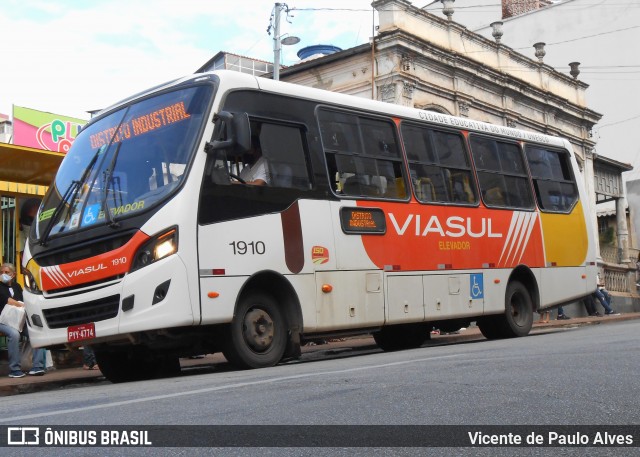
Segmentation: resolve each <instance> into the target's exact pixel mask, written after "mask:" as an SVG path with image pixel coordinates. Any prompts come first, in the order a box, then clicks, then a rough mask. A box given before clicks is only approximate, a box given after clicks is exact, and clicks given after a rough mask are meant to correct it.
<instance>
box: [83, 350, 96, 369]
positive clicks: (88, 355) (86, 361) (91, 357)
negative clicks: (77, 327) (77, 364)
mask: <svg viewBox="0 0 640 457" xmlns="http://www.w3.org/2000/svg"><path fill="white" fill-rule="evenodd" d="M82 362H83V365H82V368H84V369H85V370H99V369H100V368H99V367H98V364H97V363H96V355H95V353H94V352H93V349H91V346H89V345H88V344H85V345H84V346H82Z"/></svg>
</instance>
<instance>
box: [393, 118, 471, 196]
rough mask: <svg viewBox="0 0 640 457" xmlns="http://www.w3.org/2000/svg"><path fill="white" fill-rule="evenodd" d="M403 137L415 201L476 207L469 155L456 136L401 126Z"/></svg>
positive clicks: (460, 137) (455, 133)
mask: <svg viewBox="0 0 640 457" xmlns="http://www.w3.org/2000/svg"><path fill="white" fill-rule="evenodd" d="M402 137H403V141H404V144H405V148H406V151H407V159H408V161H409V169H410V170H411V180H412V182H413V187H414V190H415V194H416V199H417V200H418V201H420V202H423V203H431V202H434V203H456V204H467V205H468V204H475V202H476V201H477V198H476V191H475V185H474V184H473V178H472V174H471V165H470V161H469V156H468V154H467V150H466V148H465V146H464V144H465V143H464V139H463V137H462V136H461V135H460V134H459V133H457V132H449V131H440V130H435V129H432V128H426V127H424V126H417V125H412V124H404V123H403V125H402Z"/></svg>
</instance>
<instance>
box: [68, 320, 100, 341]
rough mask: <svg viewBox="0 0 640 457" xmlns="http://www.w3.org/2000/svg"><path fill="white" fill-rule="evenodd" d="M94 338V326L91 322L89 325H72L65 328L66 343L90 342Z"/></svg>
mask: <svg viewBox="0 0 640 457" xmlns="http://www.w3.org/2000/svg"><path fill="white" fill-rule="evenodd" d="M95 337H96V324H94V323H93V322H91V323H89V324H80V325H72V326H71V327H67V341H68V342H70V343H71V342H72V341H82V340H90V339H91V338H95Z"/></svg>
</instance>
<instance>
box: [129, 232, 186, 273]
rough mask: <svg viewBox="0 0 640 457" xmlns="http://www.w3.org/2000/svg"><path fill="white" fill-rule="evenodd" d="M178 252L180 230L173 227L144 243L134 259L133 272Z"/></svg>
mask: <svg viewBox="0 0 640 457" xmlns="http://www.w3.org/2000/svg"><path fill="white" fill-rule="evenodd" d="M176 252H178V228H177V227H172V228H171V229H169V230H167V231H166V232H162V233H160V234H159V235H156V236H154V237H152V238H151V239H150V240H149V241H147V242H146V243H144V244H143V245H142V246H140V248H139V249H138V252H136V255H135V257H134V258H133V264H132V266H131V271H132V272H133V271H136V270H139V269H140V268H144V267H146V266H147V265H151V264H152V263H153V262H157V261H158V260H160V259H164V258H165V257H168V256H170V255H172V254H175V253H176Z"/></svg>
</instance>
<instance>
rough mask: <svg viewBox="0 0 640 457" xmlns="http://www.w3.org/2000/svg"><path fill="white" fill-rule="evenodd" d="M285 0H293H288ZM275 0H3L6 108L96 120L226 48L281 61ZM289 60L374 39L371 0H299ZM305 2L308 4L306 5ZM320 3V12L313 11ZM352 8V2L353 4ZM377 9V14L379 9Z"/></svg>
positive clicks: (289, 28)
mask: <svg viewBox="0 0 640 457" xmlns="http://www.w3.org/2000/svg"><path fill="white" fill-rule="evenodd" d="M280 3H285V2H282V1H281V2H280ZM274 4H275V2H272V1H266V0H231V1H228V0H179V1H178V0H90V1H84V2H83V1H78V0H2V2H1V3H0V39H1V41H0V113H4V114H8V115H11V111H12V105H18V106H24V107H27V108H33V109H38V110H42V111H49V112H53V113H56V114H61V115H67V116H74V117H81V118H88V115H87V114H86V111H89V110H94V109H100V108H104V107H106V106H109V105H111V104H112V103H115V102H117V101H118V100H120V99H122V98H125V97H127V96H129V95H132V94H134V93H136V92H139V91H141V90H144V89H146V88H148V87H152V86H154V85H156V84H160V83H163V82H165V81H169V80H171V79H174V78H177V77H181V76H184V75H187V74H190V73H193V72H194V71H195V70H197V69H198V68H199V67H200V66H202V65H203V64H204V63H205V62H206V61H208V60H209V59H210V58H211V57H213V56H214V55H215V54H216V53H217V52H218V51H228V52H233V53H236V54H241V55H246V56H249V57H255V58H259V59H263V60H268V61H271V60H273V40H272V36H273V34H272V35H271V36H269V35H268V34H267V27H268V26H269V20H270V16H271V13H272V10H273V7H274ZM286 4H287V5H288V6H289V8H291V9H295V8H298V9H299V10H293V11H292V12H291V14H293V17H291V18H289V21H290V23H289V22H287V20H286V14H285V13H284V12H283V13H282V20H281V33H283V34H284V33H290V34H291V35H295V36H298V37H300V39H301V42H300V43H298V44H297V45H294V46H283V59H282V63H283V64H284V65H288V64H292V63H294V62H296V61H297V60H298V57H297V56H296V52H297V51H298V50H300V49H301V48H303V47H305V46H309V45H313V44H331V45H335V46H339V47H341V48H343V49H346V48H350V47H353V46H356V45H358V44H362V43H365V42H367V41H368V39H369V36H371V30H372V20H373V14H372V9H371V0H349V1H345V0H292V1H291V2H286ZM305 8H306V9H307V10H305ZM309 8H313V9H315V10H309ZM347 9H348V10H347ZM376 16H377V15H376Z"/></svg>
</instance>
